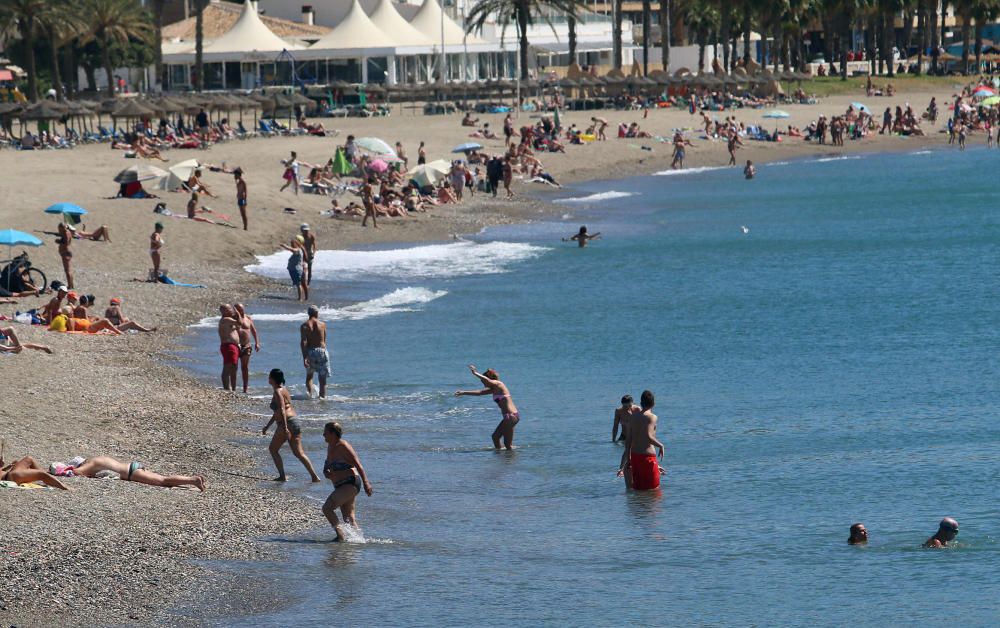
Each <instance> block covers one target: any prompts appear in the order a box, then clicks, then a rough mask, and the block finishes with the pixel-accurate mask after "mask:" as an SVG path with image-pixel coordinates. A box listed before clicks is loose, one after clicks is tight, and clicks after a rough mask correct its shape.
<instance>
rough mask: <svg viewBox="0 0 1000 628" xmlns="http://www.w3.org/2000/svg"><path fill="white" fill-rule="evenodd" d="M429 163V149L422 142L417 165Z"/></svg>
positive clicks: (418, 148) (418, 151) (418, 150)
mask: <svg viewBox="0 0 1000 628" xmlns="http://www.w3.org/2000/svg"><path fill="white" fill-rule="evenodd" d="M425 163H427V149H426V148H424V143H423V142H420V146H419V147H417V165H418V166H422V165H423V164H425Z"/></svg>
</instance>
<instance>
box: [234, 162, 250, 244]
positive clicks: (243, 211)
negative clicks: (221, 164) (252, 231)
mask: <svg viewBox="0 0 1000 628" xmlns="http://www.w3.org/2000/svg"><path fill="white" fill-rule="evenodd" d="M233 178H234V179H236V206H237V207H239V208H240V217H241V218H242V219H243V230H244V231H246V230H247V182H246V181H244V180H243V169H242V168H237V169H236V170H233Z"/></svg>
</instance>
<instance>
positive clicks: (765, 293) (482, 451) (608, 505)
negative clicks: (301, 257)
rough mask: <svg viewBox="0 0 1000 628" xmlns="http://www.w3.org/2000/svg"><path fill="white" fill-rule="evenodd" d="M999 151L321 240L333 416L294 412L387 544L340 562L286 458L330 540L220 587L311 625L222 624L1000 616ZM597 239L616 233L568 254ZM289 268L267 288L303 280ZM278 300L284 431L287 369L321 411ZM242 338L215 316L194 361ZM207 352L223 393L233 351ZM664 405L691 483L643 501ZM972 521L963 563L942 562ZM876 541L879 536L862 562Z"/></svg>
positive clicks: (839, 163)
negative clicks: (624, 464)
mask: <svg viewBox="0 0 1000 628" xmlns="http://www.w3.org/2000/svg"><path fill="white" fill-rule="evenodd" d="M997 159H1000V156H997V155H994V154H992V153H988V152H987V151H985V150H969V151H966V152H965V153H958V152H957V151H954V152H953V151H934V152H929V151H914V152H912V153H909V154H907V153H901V154H892V155H867V156H862V157H852V158H842V159H829V158H828V159H805V160H801V161H794V162H790V163H779V164H774V165H766V166H763V167H761V168H760V169H759V174H758V177H757V179H755V180H753V181H750V182H747V181H744V180H743V177H742V172H741V169H710V170H703V171H687V172H684V173H680V174H667V175H663V176H648V177H642V178H634V179H628V180H622V181H612V182H606V181H605V182H595V183H590V184H586V185H580V186H574V187H573V188H571V189H565V190H563V191H562V192H561V193H560V196H561V198H559V201H558V202H559V203H560V205H561V207H562V208H563V210H564V212H565V215H564V216H562V217H561V218H558V219H554V220H552V221H550V222H541V223H533V224H527V225H519V226H512V227H504V228H500V229H491V230H488V231H486V232H484V233H481V234H477V235H472V236H469V237H468V238H467V239H466V240H462V241H453V242H447V243H440V244H432V245H421V246H413V247H396V248H393V249H366V250H360V251H348V252H333V251H324V252H321V253H320V255H319V257H318V261H317V269H316V280H315V282H314V291H315V296H314V301H315V302H317V303H318V304H321V305H323V306H324V309H323V316H324V318H326V319H327V320H328V321H329V322H330V327H331V330H332V331H331V338H332V355H333V365H334V376H333V382H334V385H333V387H332V388H331V392H332V394H333V398H332V399H331V400H329V401H326V402H320V401H304V400H300V401H297V402H296V408H297V410H298V411H299V412H300V415H301V417H302V418H303V419H304V422H305V425H306V434H307V436H306V448H307V451H308V453H309V455H310V456H311V457H312V459H313V461H314V462H316V463H317V465H321V464H322V461H323V458H324V453H325V450H324V447H323V442H322V438H321V430H322V425H323V422H325V421H327V420H331V419H335V420H338V421H340V422H341V423H343V425H344V427H345V437H346V438H347V439H348V440H349V441H350V442H351V443H352V444H353V445H354V446H355V448H356V449H357V450H358V452H359V453H360V455H361V458H362V461H363V463H364V464H365V466H366V468H367V470H368V473H369V476H370V478H371V480H372V481H373V483H374V486H375V495H374V497H371V498H369V497H365V496H363V495H362V496H360V497H359V498H358V509H359V518H360V521H361V524H362V527H363V540H362V539H361V538H359V539H356V542H352V543H347V544H335V543H329V542H328V541H329V540H330V539H331V538H332V536H333V534H332V531H331V530H329V528H327V527H326V526H325V521H324V520H323V518H322V515H321V513H320V511H319V506H320V503H321V502H322V500H323V499H325V497H326V495H327V493H329V490H330V488H329V484H328V483H326V484H324V485H323V486H322V487H313V486H309V485H308V484H307V482H306V480H307V477H306V475H305V473H304V471H302V469H301V468H300V467H299V466H298V463H297V461H295V460H294V459H293V458H292V457H291V455H290V454H289V453H286V455H285V458H286V465H287V467H288V469H289V471H290V473H291V474H292V476H293V478H292V482H291V483H290V485H289V486H287V487H284V488H282V489H275V488H273V487H271V486H269V485H267V486H265V488H264V490H289V491H294V492H297V493H301V494H302V495H303V496H304V497H305V498H307V499H310V500H314V501H315V503H316V529H315V531H314V532H312V533H311V534H309V535H307V537H305V538H298V537H296V538H285V537H281V538H267V539H265V540H264V543H266V544H269V545H270V546H272V547H274V548H276V549H277V550H278V553H279V554H280V555H282V556H284V557H286V560H282V561H279V562H276V563H251V562H247V563H233V564H229V565H223V566H221V567H218V566H217V567H218V568H221V569H223V570H224V571H230V572H231V573H232V575H233V576H234V577H235V576H240V575H242V576H246V575H250V576H253V577H256V578H263V579H265V580H266V581H267V582H268V583H269V586H270V587H271V588H272V590H273V591H274V592H275V596H276V597H277V598H280V601H281V602H282V603H284V604H287V605H288V606H289V607H288V608H285V609H284V610H282V611H281V612H279V613H275V614H271V615H256V616H252V617H230V618H220V619H217V620H213V622H212V623H213V624H217V625H218V624H221V625H231V626H243V625H247V624H250V625H273V626H287V625H300V626H329V625H334V624H337V625H349V626H386V625H391V626H410V625H434V626H465V625H501V624H503V625H601V626H615V625H663V626H689V625H705V626H746V625H803V626H804V625H809V626H813V625H824V626H843V625H869V626H884V625H903V624H905V625H945V624H954V625H963V626H973V625H994V624H995V623H996V621H997V619H998V617H1000V595H998V593H1000V585H998V578H997V574H998V568H997V559H998V558H1000V545H998V543H997V540H996V539H997V538H998V536H1000V507H998V505H997V497H998V494H1000V491H998V480H1000V477H998V476H1000V474H998V471H997V459H998V458H1000V423H998V420H997V409H998V408H1000V393H998V385H997V382H998V381H1000V373H998V370H1000V360H998V359H997V358H996V355H997V348H998V341H1000V338H998V331H997V330H998V329H1000V305H998V303H997V299H996V296H995V295H996V292H997V272H998V268H1000V247H998V244H1000V211H998V205H997V202H996V199H997V194H996V191H995V189H994V188H995V183H993V182H992V180H991V179H990V177H989V175H988V172H989V168H990V167H991V166H992V165H993V162H994V161H995V160H997ZM581 224H586V225H587V226H588V228H589V229H590V231H592V232H594V231H600V232H602V233H603V239H601V240H600V241H598V242H595V243H594V244H593V245H592V246H591V247H588V248H587V249H583V250H580V249H578V248H576V247H575V246H573V245H570V244H565V243H562V242H560V238H561V237H565V236H569V235H571V234H572V233H574V232H575V231H576V230H577V229H578V228H579V226H580V225H581ZM743 227H746V229H743ZM286 257H287V254H276V255H274V256H269V257H264V258H261V260H260V263H259V264H258V265H257V266H255V267H253V268H252V269H250V270H251V271H253V272H259V273H263V274H265V275H269V276H273V277H277V278H281V279H284V278H285V277H286V275H285V271H284V265H285V259H286ZM249 309H250V311H251V313H252V314H255V315H256V319H257V321H258V322H257V324H258V327H259V328H260V329H261V333H262V334H263V337H264V343H265V350H264V351H263V352H262V353H261V354H260V355H258V356H257V357H256V358H255V359H254V362H253V367H254V371H255V375H254V377H255V382H254V385H255V391H254V392H255V394H257V395H260V396H261V398H260V412H261V414H262V417H263V414H264V412H266V404H267V401H268V399H267V398H266V395H267V390H266V389H265V387H266V372H267V370H268V369H270V368H272V367H275V366H277V367H282V368H284V369H285V370H286V372H287V373H289V379H290V380H291V381H292V383H293V384H295V385H294V386H293V392H294V393H296V394H297V395H301V394H302V393H303V386H302V377H303V373H302V369H301V363H300V362H299V359H298V352H297V341H298V330H297V325H298V321H299V320H302V315H301V314H300V307H299V306H297V305H295V304H294V303H293V302H288V301H283V300H275V299H262V300H260V301H259V302H257V303H252V304H250V308H249ZM206 324H207V325H210V323H206ZM213 338H214V330H212V329H211V328H209V327H201V328H197V327H196V328H195V329H193V330H192V333H191V336H190V344H191V347H198V346H202V345H204V346H215V342H214V340H213ZM202 341H204V343H203V342H202ZM189 353H190V355H192V356H193V357H194V358H195V360H196V362H198V364H197V365H196V368H197V369H198V370H199V371H200V372H201V373H203V374H205V377H206V378H208V377H212V378H214V376H215V370H216V368H217V356H216V354H215V353H214V352H209V351H203V350H202V349H195V348H192V349H191V350H190V352H189ZM470 362H471V363H474V364H476V365H477V366H478V367H480V368H481V369H486V368H487V367H493V368H495V369H497V370H498V371H499V372H500V374H501V377H502V379H503V380H504V381H505V382H506V384H507V385H508V386H509V388H510V390H511V392H512V394H513V396H514V399H515V401H516V402H517V405H518V406H519V408H520V410H521V415H522V420H521V423H520V425H519V426H518V428H517V434H516V441H515V443H516V445H517V449H516V451H514V452H513V453H507V452H500V453H497V452H494V451H493V450H492V447H491V445H490V440H489V435H490V432H491V431H492V430H493V428H494V426H495V425H496V423H497V421H498V420H499V413H498V411H497V409H496V406H495V405H494V404H493V403H492V402H491V401H490V399H489V398H488V397H481V398H475V397H463V398H461V399H456V398H454V397H453V396H452V393H453V392H454V391H455V390H456V389H458V388H470V389H471V388H475V387H476V381H474V380H473V378H472V377H471V376H470V375H469V373H468V371H467V370H466V364H468V363H470ZM644 388H649V389H652V390H653V391H654V392H655V393H656V395H657V407H656V412H657V414H658V415H659V417H660V427H659V432H660V437H661V439H663V440H664V441H665V443H666V446H667V455H666V458H665V466H666V468H667V470H668V474H667V476H666V478H665V482H664V485H663V487H662V490H661V491H660V492H659V493H657V494H630V493H627V492H626V491H625V490H624V487H623V485H622V482H621V481H620V480H618V479H616V477H615V470H616V468H617V463H618V458H619V456H620V454H621V448H620V446H619V445H615V444H612V443H611V434H610V432H611V417H612V412H613V409H614V407H615V405H616V404H617V401H618V399H619V398H620V397H621V396H622V395H623V394H625V393H631V394H632V395H633V396H635V397H636V398H638V396H639V393H640V392H641V391H642V390H643V389H644ZM265 420H266V419H263V418H262V420H261V422H260V423H261V424H263V422H264V421H265ZM254 427H255V428H256V429H259V426H258V425H255V426H254ZM251 438H252V437H251ZM266 442H267V441H266V440H265V439H260V442H259V448H260V451H261V460H262V463H263V464H264V465H265V467H264V468H263V469H264V470H266V472H267V473H271V469H270V467H269V465H270V461H269V460H267V459H266V458H267V457H266V451H265V448H266ZM945 515H950V516H954V517H956V518H957V519H958V520H959V522H960V524H961V533H960V535H959V543H958V546H957V547H955V548H952V549H948V550H942V551H931V550H921V549H920V544H921V542H923V541H924V540H925V539H926V538H927V537H928V536H930V535H931V534H932V533H933V532H934V531H935V529H936V526H937V521H938V520H939V519H940V518H941V517H942V516H945ZM856 521H860V522H864V523H865V524H866V526H867V527H868V529H869V530H870V534H871V543H870V545H869V546H868V547H866V548H859V547H848V546H847V544H846V539H847V534H848V527H849V526H850V525H851V524H852V523H854V522H856Z"/></svg>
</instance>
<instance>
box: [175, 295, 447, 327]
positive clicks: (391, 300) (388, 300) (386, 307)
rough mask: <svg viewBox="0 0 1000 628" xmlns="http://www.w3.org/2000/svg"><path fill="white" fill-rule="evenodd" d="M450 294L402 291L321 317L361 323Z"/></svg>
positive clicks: (265, 317)
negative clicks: (364, 320)
mask: <svg viewBox="0 0 1000 628" xmlns="http://www.w3.org/2000/svg"><path fill="white" fill-rule="evenodd" d="M446 294H448V293H447V291H445V290H428V289H426V288H412V287H407V288H399V289H398V290H394V291H392V292H390V293H389V294H386V295H383V296H381V297H379V298H377V299H372V300H370V301H362V302H360V303H355V304H353V305H348V306H345V307H342V308H332V307H321V308H320V309H319V317H320V318H321V319H323V320H325V321H359V320H362V319H365V318H372V317H373V316H385V315H386V314H394V313H396V312H413V311H415V310H416V309H417V307H416V306H418V305H422V304H424V303H430V302H431V301H433V300H435V299H440V298H441V297H443V296H444V295H446ZM251 315H252V316H253V319H254V320H256V321H289V322H298V321H304V320H306V318H308V315H307V314H306V312H305V310H303V311H302V312H291V313H287V314H252V313H251ZM218 324H219V317H218V316H212V317H208V318H203V319H201V320H200V321H198V322H197V323H195V324H194V325H191V327H215V326H216V325H218Z"/></svg>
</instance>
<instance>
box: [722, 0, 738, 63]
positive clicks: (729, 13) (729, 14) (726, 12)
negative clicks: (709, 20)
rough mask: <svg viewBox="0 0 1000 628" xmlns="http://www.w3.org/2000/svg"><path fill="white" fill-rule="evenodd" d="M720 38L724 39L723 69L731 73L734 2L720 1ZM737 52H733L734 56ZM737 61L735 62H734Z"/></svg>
mask: <svg viewBox="0 0 1000 628" xmlns="http://www.w3.org/2000/svg"><path fill="white" fill-rule="evenodd" d="M719 23H720V24H719V38H720V39H722V69H724V70H726V71H727V72H729V71H730V70H732V68H733V66H732V65H730V63H729V35H730V29H731V28H732V23H733V0H719ZM735 54H736V51H735V50H734V51H733V55H735ZM734 61H735V60H734Z"/></svg>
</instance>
